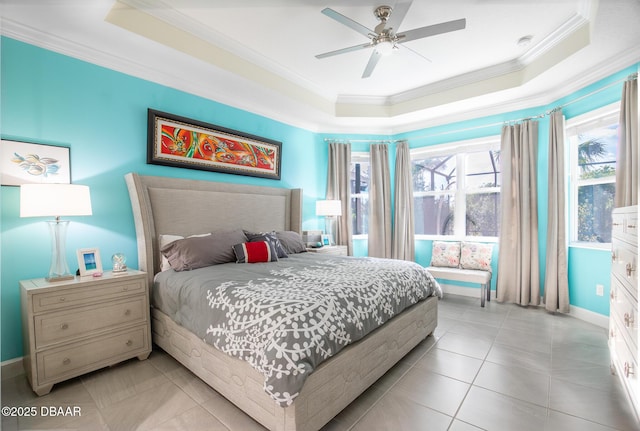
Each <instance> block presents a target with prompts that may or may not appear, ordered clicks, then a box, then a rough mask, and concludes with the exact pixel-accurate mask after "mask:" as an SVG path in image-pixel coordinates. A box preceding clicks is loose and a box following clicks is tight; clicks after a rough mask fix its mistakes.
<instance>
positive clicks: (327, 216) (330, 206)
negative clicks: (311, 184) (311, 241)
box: [316, 200, 342, 244]
mask: <svg viewBox="0 0 640 431" xmlns="http://www.w3.org/2000/svg"><path fill="white" fill-rule="evenodd" d="M316 215H318V216H324V228H325V233H326V234H327V235H329V238H331V240H330V242H331V244H334V236H333V221H334V220H333V218H334V217H337V216H341V215H342V203H341V202H340V201H339V200H324V201H316Z"/></svg>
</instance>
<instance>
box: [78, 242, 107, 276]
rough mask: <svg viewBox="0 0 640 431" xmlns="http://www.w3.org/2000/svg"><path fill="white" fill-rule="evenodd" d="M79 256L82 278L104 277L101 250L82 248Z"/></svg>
mask: <svg viewBox="0 0 640 431" xmlns="http://www.w3.org/2000/svg"><path fill="white" fill-rule="evenodd" d="M76 253H77V255H78V268H79V271H80V277H85V276H87V275H93V276H94V277H99V276H100V275H102V260H100V250H98V249H97V248H80V249H78V251H77V252H76Z"/></svg>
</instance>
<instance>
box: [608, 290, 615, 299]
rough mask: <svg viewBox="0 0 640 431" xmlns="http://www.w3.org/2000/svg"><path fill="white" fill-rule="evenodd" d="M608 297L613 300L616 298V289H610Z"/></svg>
mask: <svg viewBox="0 0 640 431" xmlns="http://www.w3.org/2000/svg"><path fill="white" fill-rule="evenodd" d="M609 298H611V300H612V301H615V299H616V291H615V290H613V289H611V293H610V294H609Z"/></svg>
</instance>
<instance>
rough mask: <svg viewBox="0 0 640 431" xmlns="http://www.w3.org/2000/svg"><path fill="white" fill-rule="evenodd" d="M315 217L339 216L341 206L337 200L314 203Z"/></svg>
mask: <svg viewBox="0 0 640 431" xmlns="http://www.w3.org/2000/svg"><path fill="white" fill-rule="evenodd" d="M316 215H319V216H341V215H342V204H341V202H340V201H339V200H326V201H316Z"/></svg>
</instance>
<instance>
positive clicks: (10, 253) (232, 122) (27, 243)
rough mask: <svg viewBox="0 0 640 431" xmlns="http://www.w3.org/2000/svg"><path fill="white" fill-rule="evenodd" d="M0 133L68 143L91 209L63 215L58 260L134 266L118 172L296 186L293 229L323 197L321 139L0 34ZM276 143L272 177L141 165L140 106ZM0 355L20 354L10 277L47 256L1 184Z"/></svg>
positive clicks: (43, 231)
mask: <svg viewBox="0 0 640 431" xmlns="http://www.w3.org/2000/svg"><path fill="white" fill-rule="evenodd" d="M1 52H2V65H1V67H2V69H1V74H2V75H1V76H2V87H1V97H2V117H1V120H2V122H1V123H2V138H3V139H12V140H22V141H28V142H36V143H45V144H56V145H63V146H68V147H70V148H71V151H70V153H71V166H72V181H73V182H74V183H78V184H86V185H88V186H90V188H91V198H92V205H93V215H92V216H91V217H74V218H70V219H71V224H70V226H69V231H68V237H67V261H68V262H69V267H70V268H71V269H72V270H75V268H77V264H76V261H77V260H76V256H75V250H76V249H78V248H82V247H98V248H99V249H100V252H101V255H102V261H103V266H104V268H105V269H110V268H111V258H110V257H111V255H112V254H113V253H115V252H118V251H120V252H123V253H125V255H126V256H127V257H128V263H129V265H130V266H131V267H136V266H137V264H136V262H137V249H136V240H135V228H134V225H133V218H132V213H131V207H130V204H129V198H128V193H127V189H126V185H125V182H124V178H123V176H124V174H126V173H127V172H132V171H135V172H138V173H140V174H144V175H160V176H168V177H181V178H191V179H199V180H211V181H224V182H229V183H234V184H240V183H242V184H254V185H263V186H272V187H296V188H298V187H299V188H302V189H303V191H304V202H305V205H304V208H303V227H304V228H305V229H316V228H319V227H320V223H319V222H318V220H317V219H316V216H315V201H316V200H317V199H319V198H324V195H325V184H326V166H327V151H326V143H325V142H324V141H323V140H322V139H321V138H320V137H319V136H317V135H316V134H314V133H312V132H309V131H307V130H304V129H300V128H296V127H292V126H289V125H286V124H283V123H280V122H277V121H273V120H271V119H268V118H264V117H261V116H258V115H253V114H251V113H248V112H245V111H242V110H239V109H234V108H232V107H229V106H226V105H223V104H220V103H216V102H213V101H211V100H207V99H204V98H201V97H198V96H195V95H192V94H187V93H184V92H181V91H177V90H174V89H171V88H167V87H164V86H161V85H157V84H154V83H151V82H148V81H144V80H141V79H137V78H134V77H131V76H128V75H124V74H122V73H118V72H114V71H112V70H109V69H106V68H102V67H98V66H95V65H92V64H89V63H86V62H82V61H78V60H75V59H72V58H70V57H66V56H63V55H60V54H56V53H53V52H51V51H47V50H44V49H40V48H37V47H34V46H31V45H28V44H25V43H21V42H18V41H15V40H12V39H9V38H2V46H1ZM148 108H154V109H158V110H160V111H165V112H170V113H173V114H176V115H181V116H184V117H188V118H193V119H197V120H200V121H205V122H209V123H213V124H217V125H220V126H223V127H227V128H231V129H236V130H241V131H243V132H247V133H251V134H255V135H258V136H263V137H266V138H270V139H274V140H276V141H281V142H282V143H283V144H282V179H281V180H280V181H278V180H270V179H262V178H254V177H247V176H239V175H229V174H220V173H213V172H205V171H197V170H189V169H178V168H170V167H164V166H156V165H148V164H146V151H147V150H146V149H147V109H148ZM0 200H1V203H2V210H1V211H2V213H1V217H2V218H1V220H2V225H1V228H2V237H1V240H0V241H1V243H0V244H1V249H2V261H1V267H0V269H1V283H2V284H1V291H0V302H1V305H0V307H1V323H2V324H1V328H0V330H1V337H2V342H1V349H2V352H1V353H2V356H1V357H2V360H6V359H10V358H15V357H18V356H21V355H22V340H21V334H20V294H19V286H18V282H19V280H23V279H29V278H35V277H42V276H44V275H45V274H47V272H48V270H49V262H50V244H49V232H48V230H47V227H46V224H45V223H43V220H45V219H42V218H20V217H19V188H18V187H2V192H1V195H0Z"/></svg>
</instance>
